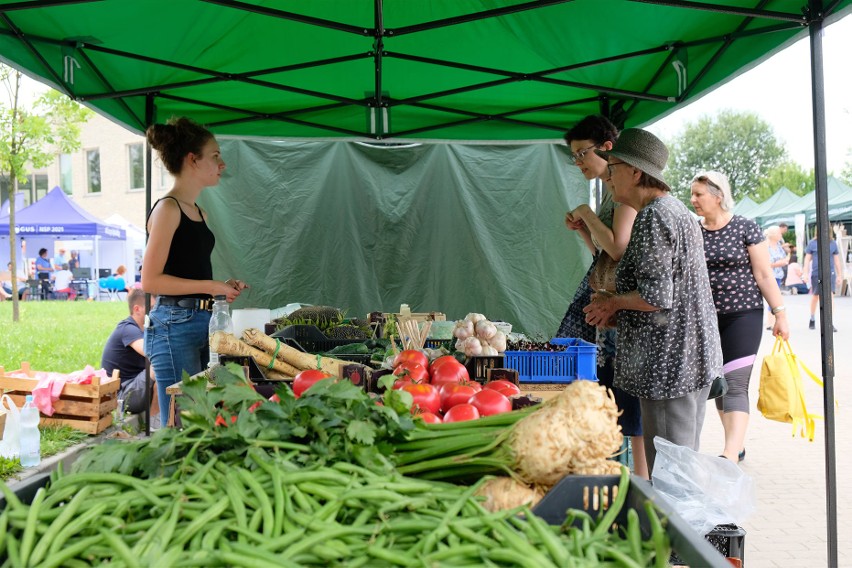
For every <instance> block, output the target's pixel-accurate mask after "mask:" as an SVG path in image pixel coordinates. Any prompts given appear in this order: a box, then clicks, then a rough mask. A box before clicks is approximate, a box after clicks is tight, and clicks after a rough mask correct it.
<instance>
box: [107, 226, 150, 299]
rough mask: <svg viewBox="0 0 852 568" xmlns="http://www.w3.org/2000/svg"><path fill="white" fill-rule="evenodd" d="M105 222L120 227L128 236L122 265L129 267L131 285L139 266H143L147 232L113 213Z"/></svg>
mask: <svg viewBox="0 0 852 568" xmlns="http://www.w3.org/2000/svg"><path fill="white" fill-rule="evenodd" d="M104 221H106V222H107V223H109V224H111V225H118V226H119V227H121V228H122V229H124V232H125V234H126V236H127V241H125V248H124V260H123V261H122V262H121V264H123V265H124V266H126V267H127V276H125V279H126V280H127V282H128V285H129V284H130V283H132V282H133V279H134V277H135V276H136V275H137V274H138V273H139V265H140V264H142V253H143V251H144V250H145V231H144V230H143V229H141V228H139V227H137V226H136V225H134V224H133V223H131V222H130V221H128V220H127V219H125V218H124V217H122V216H121V215H119V214H118V213H113V214H112V215H110V216H109V217H107V218H106V219H104Z"/></svg>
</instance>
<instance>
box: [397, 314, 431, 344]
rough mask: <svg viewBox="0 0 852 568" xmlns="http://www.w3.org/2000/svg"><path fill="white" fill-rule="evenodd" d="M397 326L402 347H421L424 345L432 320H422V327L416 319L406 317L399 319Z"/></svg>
mask: <svg viewBox="0 0 852 568" xmlns="http://www.w3.org/2000/svg"><path fill="white" fill-rule="evenodd" d="M399 327H400V334H399V337H400V340H401V341H402V347H403V349H423V346H424V345H426V338H427V337H429V331H430V330H431V328H432V322H431V321H427V322H424V323H423V327H419V326H418V324H417V322H416V321H414V320H412V319H407V320H403V321H400V322H399Z"/></svg>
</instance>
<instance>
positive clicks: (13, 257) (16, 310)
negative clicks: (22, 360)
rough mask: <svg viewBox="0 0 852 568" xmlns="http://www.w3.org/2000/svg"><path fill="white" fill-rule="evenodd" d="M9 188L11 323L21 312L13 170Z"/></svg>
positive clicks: (16, 180)
mask: <svg viewBox="0 0 852 568" xmlns="http://www.w3.org/2000/svg"><path fill="white" fill-rule="evenodd" d="M9 188H10V189H11V190H12V191H11V194H10V195H9V260H10V262H11V263H12V266H11V267H9V272H10V273H11V274H10V276H11V279H12V321H13V322H16V321H19V320H20V319H21V312H20V306H19V305H18V261H17V257H18V254H17V248H18V247H17V240H16V239H15V237H16V235H15V194H16V193H18V178H17V176H15V170H14V168H13V169H12V171H11V172H10V173H9Z"/></svg>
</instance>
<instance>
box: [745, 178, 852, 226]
mask: <svg viewBox="0 0 852 568" xmlns="http://www.w3.org/2000/svg"><path fill="white" fill-rule="evenodd" d="M826 185H827V187H828V217H829V219H830V220H832V221H836V220H840V219H846V218H849V217H852V214H850V213H852V187H849V186H848V185H846V184H845V183H843V182H842V181H840V180H839V179H837V178H836V177H833V176H828V179H827V182H826ZM762 205H763V204H761V206H762ZM758 213H759V216H752V218H755V217H756V220H757V222H758V224H759V225H760V226H762V227H766V226H769V225H777V224H778V223H787V224H791V223H793V222H794V221H795V217H796V215H799V214H805V215H807V219H806V220H807V222H808V223H814V222H815V221H816V192H814V191H811V192H810V193H808V194H806V195H803V196H801V197H799V198H798V199H796V200H794V201H791V202H789V203H787V205H783V206H781V205H779V206H777V207H772V208H763V209H761V211H759V212H758Z"/></svg>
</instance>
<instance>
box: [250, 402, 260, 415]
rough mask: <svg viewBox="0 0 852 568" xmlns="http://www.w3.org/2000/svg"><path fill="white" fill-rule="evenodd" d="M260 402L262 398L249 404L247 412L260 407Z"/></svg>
mask: <svg viewBox="0 0 852 568" xmlns="http://www.w3.org/2000/svg"><path fill="white" fill-rule="evenodd" d="M261 404H263V401H262V400H258V401H257V402H255V403H254V404H252V405H251V406H249V412H252V413H253V412H254V411H255V410H257V409H258V408H260V405H261Z"/></svg>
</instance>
